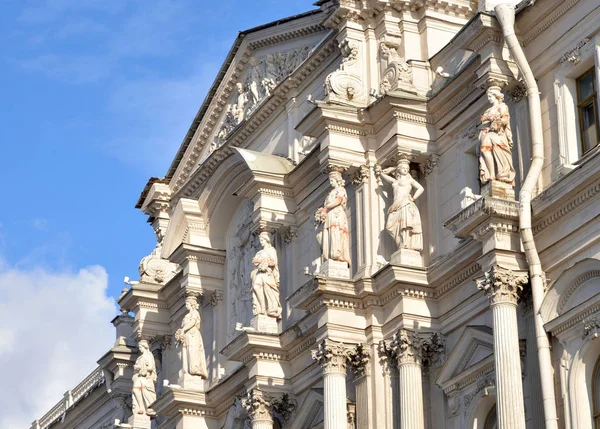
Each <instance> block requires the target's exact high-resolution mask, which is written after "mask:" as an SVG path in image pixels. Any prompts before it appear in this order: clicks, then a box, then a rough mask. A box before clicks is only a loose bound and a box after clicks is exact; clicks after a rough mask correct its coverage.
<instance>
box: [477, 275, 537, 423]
mask: <svg viewBox="0 0 600 429" xmlns="http://www.w3.org/2000/svg"><path fill="white" fill-rule="evenodd" d="M476 282H477V287H478V288H479V289H481V290H483V291H485V293H486V294H487V295H488V297H489V299H490V307H491V308H492V318H493V323H494V360H495V364H496V391H497V396H496V409H497V413H498V428H499V429H525V407H524V404H523V382H522V375H521V355H520V349H519V334H518V326H517V300H518V297H519V292H520V291H521V290H522V289H523V285H524V284H526V283H527V274H524V273H523V274H517V273H515V272H513V271H511V270H509V269H506V268H502V267H500V266H497V265H496V266H493V267H492V268H491V269H490V270H489V271H487V272H486V273H485V275H484V277H482V278H480V279H477V280H476Z"/></svg>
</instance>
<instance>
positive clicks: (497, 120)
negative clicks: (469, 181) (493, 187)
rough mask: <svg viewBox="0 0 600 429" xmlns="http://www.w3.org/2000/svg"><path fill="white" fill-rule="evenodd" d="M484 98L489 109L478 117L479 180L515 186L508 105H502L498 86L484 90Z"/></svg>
mask: <svg viewBox="0 0 600 429" xmlns="http://www.w3.org/2000/svg"><path fill="white" fill-rule="evenodd" d="M487 99H488V101H489V102H490V103H491V104H492V107H490V108H489V109H487V110H486V111H485V113H484V114H483V116H482V117H481V125H482V127H481V131H480V132H479V146H478V147H477V155H478V156H479V180H480V181H481V183H487V182H489V181H492V180H497V181H500V182H504V183H508V184H511V185H514V181H515V169H514V168H513V163H512V152H511V151H512V147H513V141H512V131H511V129H510V114H509V112H508V106H507V105H506V104H505V103H504V102H503V101H504V94H502V92H500V88H499V87H497V86H491V87H490V88H489V89H488V90H487Z"/></svg>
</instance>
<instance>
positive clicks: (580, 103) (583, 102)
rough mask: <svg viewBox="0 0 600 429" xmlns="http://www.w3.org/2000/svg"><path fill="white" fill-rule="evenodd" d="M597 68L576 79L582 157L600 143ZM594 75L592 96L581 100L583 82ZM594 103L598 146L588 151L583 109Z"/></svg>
mask: <svg viewBox="0 0 600 429" xmlns="http://www.w3.org/2000/svg"><path fill="white" fill-rule="evenodd" d="M595 69H596V67H592V68H590V69H588V70H587V71H586V72H584V73H583V74H582V75H580V76H579V77H578V78H577V79H575V81H576V83H577V116H578V117H579V137H580V139H579V144H580V146H581V156H584V155H585V154H586V153H587V152H589V151H590V150H592V149H593V148H594V147H596V146H597V145H598V143H600V121H599V120H598V89H597V84H596V81H597V79H598V76H596V73H595V71H596V70H595ZM590 74H591V75H592V88H593V91H592V93H591V94H590V95H588V96H587V97H586V98H585V99H583V100H580V99H579V95H580V93H581V91H580V89H581V81H582V80H583V79H584V78H585V77H586V76H588V75H590ZM590 102H591V103H592V106H593V108H594V124H595V125H596V144H595V145H594V146H592V147H590V148H588V149H586V144H585V137H584V136H585V130H586V129H587V128H583V107H584V106H587V105H588V104H589V103H590ZM588 128H589V127H588Z"/></svg>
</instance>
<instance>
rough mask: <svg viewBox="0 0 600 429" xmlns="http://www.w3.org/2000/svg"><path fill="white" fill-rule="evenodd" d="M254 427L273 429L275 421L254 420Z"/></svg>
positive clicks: (254, 428) (257, 428)
mask: <svg viewBox="0 0 600 429" xmlns="http://www.w3.org/2000/svg"><path fill="white" fill-rule="evenodd" d="M252 429H273V421H272V420H271V421H268V420H255V421H253V422H252Z"/></svg>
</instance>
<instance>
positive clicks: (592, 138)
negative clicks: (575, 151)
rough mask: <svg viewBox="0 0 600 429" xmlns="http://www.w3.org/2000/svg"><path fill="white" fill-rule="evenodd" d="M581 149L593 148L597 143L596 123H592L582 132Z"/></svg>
mask: <svg viewBox="0 0 600 429" xmlns="http://www.w3.org/2000/svg"><path fill="white" fill-rule="evenodd" d="M582 137H583V151H584V152H587V151H588V150H590V149H593V148H594V147H596V145H597V144H598V131H597V130H596V124H593V125H592V126H591V127H589V128H588V129H587V130H585V131H584V132H583V136H582Z"/></svg>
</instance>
